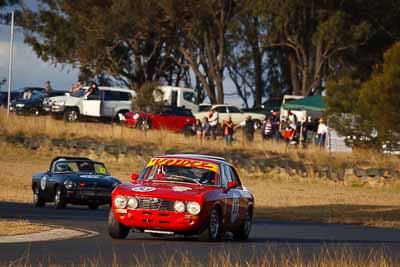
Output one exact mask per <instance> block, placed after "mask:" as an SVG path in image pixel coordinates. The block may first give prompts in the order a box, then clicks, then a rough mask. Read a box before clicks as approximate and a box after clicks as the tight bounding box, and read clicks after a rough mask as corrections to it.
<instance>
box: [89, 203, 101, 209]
mask: <svg viewBox="0 0 400 267" xmlns="http://www.w3.org/2000/svg"><path fill="white" fill-rule="evenodd" d="M88 207H89V209H91V210H97V209H98V208H99V204H96V203H90V204H89V205H88Z"/></svg>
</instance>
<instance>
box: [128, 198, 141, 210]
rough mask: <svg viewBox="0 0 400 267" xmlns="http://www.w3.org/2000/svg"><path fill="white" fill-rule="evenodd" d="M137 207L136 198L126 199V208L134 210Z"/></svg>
mask: <svg viewBox="0 0 400 267" xmlns="http://www.w3.org/2000/svg"><path fill="white" fill-rule="evenodd" d="M138 206H139V201H138V199H137V198H136V197H132V198H129V199H128V208H130V209H136V208H137V207H138Z"/></svg>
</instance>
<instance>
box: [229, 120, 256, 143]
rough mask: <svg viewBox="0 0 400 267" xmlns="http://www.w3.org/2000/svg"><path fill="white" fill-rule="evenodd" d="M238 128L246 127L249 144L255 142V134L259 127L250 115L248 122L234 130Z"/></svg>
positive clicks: (245, 121)
mask: <svg viewBox="0 0 400 267" xmlns="http://www.w3.org/2000/svg"><path fill="white" fill-rule="evenodd" d="M237 127H244V130H245V133H246V139H247V141H248V142H253V141H254V132H255V130H256V129H257V125H256V123H255V121H254V120H253V119H252V118H251V116H250V115H249V116H247V118H246V120H244V121H242V122H241V123H240V124H239V125H237V126H235V127H234V129H236V128H237Z"/></svg>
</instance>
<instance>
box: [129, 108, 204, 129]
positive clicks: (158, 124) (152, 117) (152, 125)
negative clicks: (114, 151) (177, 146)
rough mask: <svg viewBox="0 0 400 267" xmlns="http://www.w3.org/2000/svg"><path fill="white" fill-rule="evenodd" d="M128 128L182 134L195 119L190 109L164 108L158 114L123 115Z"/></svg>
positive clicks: (133, 113) (132, 113)
mask: <svg viewBox="0 0 400 267" xmlns="http://www.w3.org/2000/svg"><path fill="white" fill-rule="evenodd" d="M125 121H126V125H127V126H128V127H132V128H138V129H142V130H144V129H166V130H169V131H174V132H182V131H184V130H185V129H187V128H188V127H190V126H191V125H192V124H194V123H195V121H196V119H195V117H194V116H193V114H192V112H191V111H190V109H186V108H183V107H172V106H165V107H163V108H162V110H161V111H160V112H157V113H150V112H129V113H127V114H125Z"/></svg>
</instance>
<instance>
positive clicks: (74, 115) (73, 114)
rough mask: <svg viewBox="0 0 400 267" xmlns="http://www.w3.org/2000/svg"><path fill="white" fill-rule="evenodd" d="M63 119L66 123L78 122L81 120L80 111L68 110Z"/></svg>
mask: <svg viewBox="0 0 400 267" xmlns="http://www.w3.org/2000/svg"><path fill="white" fill-rule="evenodd" d="M63 118H64V120H65V121H66V122H76V121H78V120H79V111H78V110H77V109H76V108H67V109H66V110H65V112H64V115H63Z"/></svg>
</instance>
